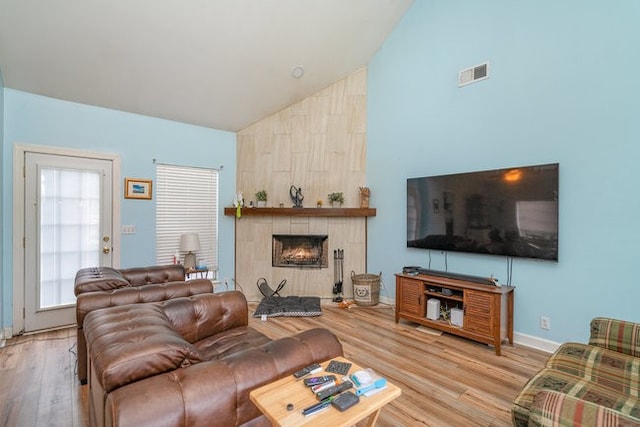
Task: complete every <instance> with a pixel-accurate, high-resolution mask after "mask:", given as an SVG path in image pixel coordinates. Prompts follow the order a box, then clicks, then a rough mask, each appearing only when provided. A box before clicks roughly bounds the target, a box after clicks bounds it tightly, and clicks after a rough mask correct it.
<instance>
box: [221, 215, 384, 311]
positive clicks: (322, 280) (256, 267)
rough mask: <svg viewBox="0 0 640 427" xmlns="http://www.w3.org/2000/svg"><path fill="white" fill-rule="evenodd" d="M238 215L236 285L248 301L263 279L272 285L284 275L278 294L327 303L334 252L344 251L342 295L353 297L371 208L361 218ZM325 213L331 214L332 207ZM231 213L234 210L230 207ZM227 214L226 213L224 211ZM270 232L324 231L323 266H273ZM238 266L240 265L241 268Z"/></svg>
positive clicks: (362, 264)
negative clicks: (314, 299) (322, 300)
mask: <svg viewBox="0 0 640 427" xmlns="http://www.w3.org/2000/svg"><path fill="white" fill-rule="evenodd" d="M255 209H256V210H254V211H252V213H253V214H252V215H243V216H242V217H241V218H240V219H236V221H235V228H236V248H235V254H236V265H237V267H236V273H235V274H236V284H237V288H238V289H239V290H241V291H242V292H243V293H244V294H245V295H246V296H247V299H249V300H250V301H259V300H260V299H261V298H262V294H260V291H259V290H258V287H257V285H256V282H257V281H258V279H260V278H262V277H264V278H265V279H266V280H267V282H268V283H269V284H270V285H271V286H272V287H273V286H274V285H275V284H278V283H280V282H281V281H282V280H283V279H286V281H287V283H286V285H285V287H284V288H283V289H282V291H280V294H281V295H283V296H287V295H297V296H319V297H321V298H323V299H324V298H326V301H329V300H331V299H332V298H333V294H332V290H333V285H334V262H333V256H332V254H333V251H334V250H336V249H343V250H344V277H343V283H344V287H343V289H344V295H345V297H347V298H352V297H353V289H352V285H351V279H350V278H349V277H350V275H351V271H354V272H355V273H356V274H361V273H364V272H365V270H366V226H367V216H373V215H375V209H368V210H366V212H367V213H365V214H364V215H366V216H285V215H276V216H272V215H268V214H267V213H266V212H265V214H264V215H257V213H258V212H259V210H258V209H259V208H255ZM326 209H328V210H327V211H323V212H326V213H327V214H329V213H333V211H330V210H329V209H331V208H326ZM230 212H233V210H231V211H230ZM225 213H226V212H225ZM274 235H326V236H328V237H327V239H326V242H327V245H326V247H327V254H328V259H327V261H328V263H327V265H328V266H327V267H326V268H308V267H297V268H296V267H294V268H292V267H273V266H272V261H273V260H272V251H273V247H272V241H273V236H274ZM240 266H242V267H240Z"/></svg>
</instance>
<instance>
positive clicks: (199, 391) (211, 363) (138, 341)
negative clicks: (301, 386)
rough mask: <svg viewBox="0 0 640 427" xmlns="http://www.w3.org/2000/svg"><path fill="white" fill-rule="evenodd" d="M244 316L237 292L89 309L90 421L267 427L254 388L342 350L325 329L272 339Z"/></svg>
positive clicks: (241, 297) (102, 423) (243, 303)
mask: <svg viewBox="0 0 640 427" xmlns="http://www.w3.org/2000/svg"><path fill="white" fill-rule="evenodd" d="M248 319H249V313H248V307H247V302H246V299H245V297H244V295H243V294H242V293H240V292H237V291H228V292H222V293H217V294H201V295H195V296H191V297H188V298H175V299H169V300H166V301H163V302H158V303H150V304H134V305H124V306H118V307H111V308H105V309H102V310H95V311H92V312H90V313H88V314H87V315H86V317H85V319H84V332H85V336H86V340H87V348H88V352H89V418H90V424H91V425H92V426H136V427H139V426H262V425H265V426H266V425H270V423H269V422H268V421H267V419H266V418H265V417H264V416H263V415H262V414H261V413H260V411H259V410H258V409H257V408H256V407H255V406H254V405H253V403H251V401H250V399H249V392H250V391H251V390H253V389H254V388H257V387H259V386H261V385H264V384H267V383H269V382H271V381H274V380H276V379H279V378H282V377H284V376H287V375H291V374H292V373H293V372H295V371H297V370H299V369H301V368H303V367H304V366H308V365H310V364H312V363H316V362H322V361H325V360H328V359H331V358H333V357H337V356H341V355H342V354H343V353H342V345H341V344H340V342H339V341H338V339H337V338H336V337H335V336H334V335H333V334H332V333H331V332H329V331H328V330H326V329H311V330H307V331H304V332H301V333H299V334H297V335H295V336H292V337H288V338H283V339H279V340H274V341H272V340H270V339H269V338H268V337H266V336H265V335H263V334H261V333H259V332H257V331H256V330H254V329H252V328H250V327H248Z"/></svg>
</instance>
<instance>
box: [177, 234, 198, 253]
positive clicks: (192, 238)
mask: <svg viewBox="0 0 640 427" xmlns="http://www.w3.org/2000/svg"><path fill="white" fill-rule="evenodd" d="M198 249H200V237H199V236H198V234H197V233H187V234H183V235H181V236H180V250H181V251H185V252H193V251H197V250H198Z"/></svg>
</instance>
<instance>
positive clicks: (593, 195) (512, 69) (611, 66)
mask: <svg viewBox="0 0 640 427" xmlns="http://www.w3.org/2000/svg"><path fill="white" fill-rule="evenodd" d="M638 22H640V2H636V1H631V0H621V1H615V2H606V1H593V0H590V1H584V0H565V1H561V2H557V1H552V0H545V1H536V2H534V1H527V2H513V1H511V0H491V1H482V2H474V1H468V0H446V1H445V0H439V1H432V0H417V1H416V2H415V4H414V5H413V7H412V8H411V9H410V10H409V12H408V14H407V15H406V16H405V18H404V19H403V21H402V22H401V24H400V25H399V26H398V27H397V28H396V30H395V31H394V32H393V33H392V35H391V36H390V37H389V38H388V40H387V41H386V43H385V44H384V46H383V47H382V49H381V50H380V51H379V52H378V54H377V55H376V57H375V58H374V60H373V61H372V63H371V64H370V67H369V80H368V81H369V87H368V94H369V95H368V123H369V125H368V148H367V156H368V159H367V171H368V178H367V180H368V184H369V185H370V186H371V188H372V199H371V202H372V205H373V206H375V207H376V208H377V209H378V214H377V216H376V217H375V218H372V219H371V220H370V221H369V258H368V266H369V270H371V271H380V270H381V271H382V272H383V279H384V282H385V284H386V290H387V292H389V293H390V294H391V296H394V295H395V280H394V276H393V274H394V273H395V272H398V271H400V270H401V269H402V266H404V265H423V266H426V265H427V264H428V252H427V251H424V250H416V249H407V248H406V243H405V236H406V234H405V233H406V219H405V215H406V194H405V192H406V178H407V177H415V176H428V175H438V174H447V173H456V172H466V171H474V170H482V169H494V168H502V167H510V166H517V165H529V164H536V163H551V162H559V163H560V237H559V243H560V253H559V258H560V260H559V262H558V263H553V262H539V261H533V260H523V259H517V260H515V261H514V263H513V284H514V285H516V286H517V289H516V294H515V295H516V298H515V301H516V302H515V330H516V332H518V333H522V334H528V335H533V336H537V337H540V338H544V339H548V340H551V341H555V342H563V341H566V340H579V341H585V340H586V339H587V337H588V322H589V320H590V319H591V318H592V317H593V316H599V315H601V316H614V317H618V318H624V319H629V320H635V321H640V310H639V309H638V301H640V280H639V279H638V274H637V269H638V267H639V266H640V220H639V218H640V178H639V177H638V171H639V170H640V168H639V167H638V164H639V163H638V162H639V161H640V79H638V78H637V76H635V75H634V74H633V70H638V69H639V68H640V49H639V48H638V46H640V27H638V25H637V24H638ZM486 60H489V61H490V63H491V76H490V78H489V79H488V80H485V81H481V82H477V83H475V84H472V85H470V86H467V87H463V88H458V87H457V74H458V71H459V70H461V69H464V68H467V67H471V66H474V65H477V64H479V63H482V62H484V61H486ZM431 257H432V262H431V267H432V268H434V269H440V270H444V269H445V255H444V254H443V253H441V252H439V251H431ZM447 261H448V268H449V270H450V271H453V272H458V273H465V274H473V275H482V276H489V275H491V274H494V275H495V276H497V277H498V278H500V279H501V281H502V282H504V281H505V280H506V278H507V277H506V276H507V268H506V265H507V264H506V259H505V258H501V257H491V256H486V255H462V254H455V253H449V254H448V258H447ZM540 315H546V316H549V317H550V318H551V330H550V331H544V330H542V329H540V328H539V317H540Z"/></svg>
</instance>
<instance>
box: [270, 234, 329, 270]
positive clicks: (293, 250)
mask: <svg viewBox="0 0 640 427" xmlns="http://www.w3.org/2000/svg"><path fill="white" fill-rule="evenodd" d="M272 249H273V253H272V258H271V265H272V266H273V267H293V268H328V267H329V256H328V252H329V236H326V235H311V234H302V235H293V234H274V235H273V245H272Z"/></svg>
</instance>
